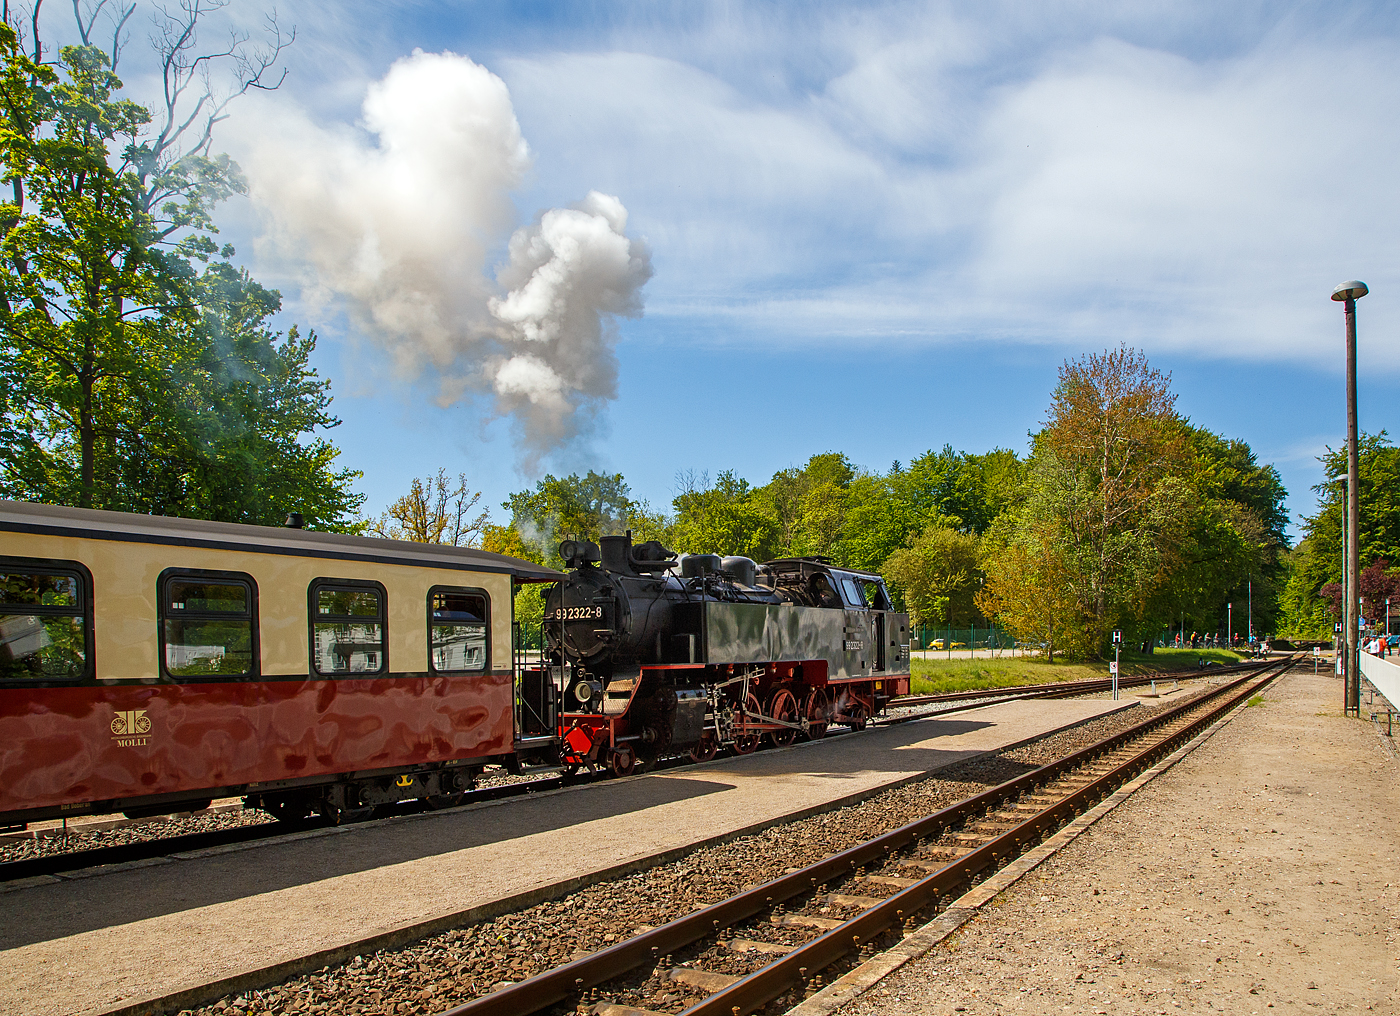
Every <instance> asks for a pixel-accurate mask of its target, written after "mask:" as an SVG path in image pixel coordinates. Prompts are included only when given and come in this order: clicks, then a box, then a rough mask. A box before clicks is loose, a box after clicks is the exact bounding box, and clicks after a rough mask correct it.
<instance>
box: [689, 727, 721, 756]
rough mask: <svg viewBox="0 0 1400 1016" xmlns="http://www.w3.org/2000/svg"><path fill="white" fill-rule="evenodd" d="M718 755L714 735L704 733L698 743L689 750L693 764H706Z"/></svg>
mask: <svg viewBox="0 0 1400 1016" xmlns="http://www.w3.org/2000/svg"><path fill="white" fill-rule="evenodd" d="M718 754H719V745H718V744H717V743H716V742H715V736H714V734H711V733H709V732H706V734H705V736H704V737H703V738H701V739H700V743H699V744H697V745H696V746H695V747H694V748H691V749H690V758H691V760H692V761H694V762H708V761H710V759H712V758H714V757H715V756H716V755H718Z"/></svg>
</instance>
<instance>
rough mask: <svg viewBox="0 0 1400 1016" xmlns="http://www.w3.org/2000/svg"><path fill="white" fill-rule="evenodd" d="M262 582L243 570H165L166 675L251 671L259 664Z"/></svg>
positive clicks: (163, 657)
mask: <svg viewBox="0 0 1400 1016" xmlns="http://www.w3.org/2000/svg"><path fill="white" fill-rule="evenodd" d="M257 602H258V594H257V585H256V584H255V583H254V582H253V577H252V576H251V575H244V574H242V573H240V572H208V571H198V572H164V573H163V574H162V575H161V577H160V613H161V618H160V640H161V666H162V668H163V669H164V671H165V673H166V676H168V677H172V678H191V677H248V676H250V675H252V674H253V673H254V672H255V671H256V669H257V655H258V654H257Z"/></svg>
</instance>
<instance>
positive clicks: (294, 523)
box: [282, 512, 306, 529]
mask: <svg viewBox="0 0 1400 1016" xmlns="http://www.w3.org/2000/svg"><path fill="white" fill-rule="evenodd" d="M282 525H283V526H284V527H285V528H287V529H305V528H306V516H305V515H303V514H302V513H301V512H288V513H287V521H286V522H283V523H282Z"/></svg>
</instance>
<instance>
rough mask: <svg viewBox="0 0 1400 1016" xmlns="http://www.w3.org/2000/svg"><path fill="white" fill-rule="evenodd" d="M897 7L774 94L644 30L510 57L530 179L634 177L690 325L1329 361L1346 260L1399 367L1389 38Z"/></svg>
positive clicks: (1394, 51) (1387, 360) (661, 294)
mask: <svg viewBox="0 0 1400 1016" xmlns="http://www.w3.org/2000/svg"><path fill="white" fill-rule="evenodd" d="M901 27H902V26H899V25H896V24H894V23H893V22H890V23H887V24H885V25H883V27H882V28H881V26H876V27H875V28H871V27H870V26H869V25H866V26H864V31H863V32H862V33H855V36H856V37H855V38H853V40H852V41H851V43H850V45H849V52H848V54H847V55H848V59H847V61H846V62H845V63H844V65H842V66H840V67H838V68H835V69H834V70H833V72H832V73H829V74H827V76H826V77H825V79H824V80H823V81H822V82H821V83H820V85H819V87H815V88H811V89H807V90H805V91H804V90H800V89H790V90H788V91H786V92H781V91H779V92H778V93H776V94H760V93H761V92H762V90H761V89H758V88H756V87H753V86H750V87H749V88H748V90H747V91H745V90H741V89H740V88H739V87H736V86H735V85H732V84H730V83H729V82H728V81H727V80H725V79H724V78H722V77H721V76H719V74H716V73H708V72H706V71H703V70H701V69H699V68H697V67H695V66H690V65H688V64H686V63H684V62H683V61H681V60H677V59H673V58H663V57H658V56H654V55H648V54H645V53H637V52H616V51H615V52H608V53H594V54H577V53H558V54H551V55H548V56H539V55H535V56H528V57H520V58H514V59H510V60H506V61H503V62H502V65H501V66H502V72H503V73H504V74H505V76H506V78H507V79H508V80H509V81H510V82H511V86H512V91H513V93H514V95H515V96H516V102H517V107H518V108H519V109H520V110H521V115H522V116H523V117H524V118H525V121H526V123H527V124H529V125H530V129H531V132H532V134H533V135H534V136H536V137H541V138H544V137H547V138H549V139H550V141H549V145H548V146H547V147H548V148H549V150H550V152H551V155H550V156H547V157H546V158H545V160H544V161H542V162H541V164H540V166H539V168H538V171H537V172H538V174H539V177H540V179H541V180H542V181H543V182H544V183H545V184H546V185H547V184H548V181H550V180H551V178H552V177H553V176H554V175H555V174H556V173H558V172H559V169H560V168H562V167H563V166H564V165H567V167H568V169H569V170H570V171H572V172H577V171H578V167H579V166H580V165H582V166H586V167H587V172H588V173H589V175H590V178H592V179H598V180H603V181H606V185H607V186H608V187H609V188H611V189H615V190H618V191H622V192H625V193H627V194H628V195H629V206H630V207H631V209H632V211H633V214H634V218H635V220H636V221H637V222H638V223H640V224H641V228H642V229H643V230H644V231H645V232H646V233H647V234H648V236H649V237H650V238H651V239H652V241H653V244H654V246H655V248H656V251H657V258H658V263H659V264H661V265H662V266H663V269H664V270H663V278H662V280H661V281H660V283H659V284H658V285H657V287H656V288H655V290H654V291H653V293H652V297H651V301H650V305H651V311H652V314H653V316H655V317H664V318H665V319H667V321H668V322H670V323H672V324H679V325H682V326H684V327H685V328H686V330H687V332H688V333H689V334H696V333H697V332H706V331H708V332H709V333H710V334H712V335H713V336H714V337H715V339H716V340H717V341H723V340H724V338H725V337H726V336H728V335H732V334H734V333H735V332H736V331H737V332H738V333H740V334H742V335H743V336H744V339H743V341H752V340H753V337H755V336H756V337H758V338H760V339H761V340H762V339H767V340H768V341H773V342H793V341H801V342H806V341H812V340H813V339H816V340H818V341H836V342H843V341H851V340H853V339H863V338H865V337H871V338H875V337H886V336H893V337H902V338H904V339H905V340H906V341H911V342H915V341H922V342H928V341H962V340H963V339H965V338H966V337H969V336H977V337H979V338H980V339H982V340H993V341H998V340H1000V341H1009V342H1031V343H1050V344H1055V345H1065V346H1068V347H1071V348H1074V349H1081V348H1083V347H1084V346H1086V345H1093V344H1099V343H1116V342H1117V341H1119V340H1120V339H1126V340H1128V341H1131V342H1136V343H1138V344H1140V345H1142V346H1144V347H1145V348H1148V349H1149V350H1152V351H1163V352H1165V351H1182V352H1189V353H1191V354H1193V355H1199V356H1205V357H1212V358H1213V357H1238V358H1242V359H1260V358H1263V359H1274V358H1286V359H1291V360H1296V361H1313V362H1317V361H1328V362H1330V361H1331V360H1332V359H1334V358H1335V353H1336V350H1335V348H1333V347H1334V345H1335V343H1334V342H1333V340H1334V339H1335V338H1336V337H1337V335H1336V334H1335V333H1338V332H1339V321H1338V320H1334V318H1337V317H1338V316H1337V315H1336V314H1335V308H1333V307H1331V305H1330V304H1329V302H1328V301H1327V295H1328V293H1329V292H1330V289H1331V287H1332V285H1333V284H1334V283H1335V282H1336V281H1338V280H1340V279H1341V278H1344V277H1347V278H1350V277H1356V276H1360V277H1362V278H1365V279H1367V281H1368V282H1370V283H1371V285H1372V287H1373V290H1374V291H1375V293H1376V296H1373V297H1372V298H1371V300H1370V302H1369V304H1366V305H1363V311H1364V319H1363V320H1364V324H1363V341H1366V340H1365V336H1366V335H1367V334H1369V335H1370V336H1372V339H1371V342H1372V345H1371V349H1370V355H1372V357H1373V359H1372V361H1371V362H1381V363H1384V364H1386V365H1387V366H1390V367H1394V366H1400V348H1398V347H1396V346H1395V345H1394V344H1393V343H1389V342H1380V341H1377V340H1378V339H1379V337H1380V336H1382V335H1389V334H1391V333H1392V332H1393V329H1394V327H1395V325H1396V324H1400V314H1396V313H1392V312H1391V310H1390V309H1389V307H1388V305H1387V304H1386V303H1385V299H1386V298H1385V297H1384V296H1382V295H1381V294H1384V293H1386V292H1389V291H1392V290H1394V289H1395V288H1396V284H1397V283H1400V279H1397V278H1396V277H1395V276H1396V272H1395V269H1394V268H1393V267H1392V266H1394V265H1396V263H1397V258H1396V256H1395V255H1396V253H1397V251H1396V241H1395V239H1394V233H1393V230H1391V229H1389V228H1388V227H1387V224H1388V223H1389V222H1391V221H1393V220H1394V218H1395V212H1396V208H1395V198H1394V197H1393V196H1392V194H1393V188H1391V187H1390V186H1389V180H1390V176H1391V174H1392V167H1393V166H1394V165H1395V164H1396V163H1397V161H1398V157H1400V131H1398V130H1396V128H1397V127H1400V123H1397V115H1400V114H1397V113H1396V112H1395V111H1396V110H1397V109H1400V102H1398V101H1397V100H1400V79H1397V78H1396V77H1395V75H1394V73H1393V70H1392V68H1393V67H1394V66H1395V65H1396V64H1397V62H1400V60H1397V58H1400V47H1397V46H1396V45H1395V43H1394V42H1393V41H1390V40H1387V39H1383V38H1382V39H1377V40H1364V39H1363V40H1359V41H1346V42H1339V41H1338V40H1337V38H1336V37H1335V36H1331V37H1326V38H1322V39H1321V40H1320V41H1312V40H1309V39H1292V38H1281V37H1277V36H1267V35H1265V36H1263V37H1261V38H1259V39H1256V40H1255V41H1253V42H1251V43H1249V44H1247V45H1246V44H1240V45H1237V46H1235V47H1234V48H1233V49H1232V50H1231V51H1230V52H1227V53H1223V54H1216V55H1212V56H1210V57H1209V58H1206V57H1201V56H1192V55H1182V54H1180V53H1177V52H1173V51H1172V49H1171V47H1170V46H1169V45H1167V42H1164V43H1163V44H1162V45H1158V46H1153V45H1147V44H1143V43H1141V42H1138V43H1130V42H1125V41H1122V40H1119V39H1115V38H1112V37H1108V36H1104V37H1101V38H1091V39H1084V38H1060V37H1054V36H1052V37H1051V39H1050V41H1049V42H1048V43H1046V44H1044V45H1043V46H1042V48H1041V49H1040V50H1038V51H1036V50H1033V49H1032V50H1031V51H1026V50H1025V43H1026V40H1025V38H1024V36H1022V37H1021V38H1020V40H1019V45H1021V47H1022V48H1021V50H1020V51H1018V52H1016V53H1015V54H1014V55H1010V54H1008V46H1007V45H1005V44H1003V43H1000V42H999V41H997V40H996V39H995V36H996V33H997V32H999V31H1001V26H1000V25H998V24H996V23H994V22H991V21H989V22H986V23H979V22H978V21H976V20H975V19H970V18H965V17H959V18H954V17H951V16H944V15H943V14H938V16H936V17H932V16H931V17H929V18H925V19H922V20H919V21H917V22H916V23H915V24H913V25H911V26H909V29H908V31H906V32H903V33H902V34H901V32H900V30H899V29H900V28H901ZM1148 27H1149V28H1151V27H1152V26H1148ZM1137 29H1139V30H1135V32H1134V33H1132V34H1135V35H1136V36H1138V37H1143V36H1150V35H1151V34H1152V32H1151V31H1147V30H1143V29H1141V26H1137ZM1157 30H1158V32H1159V34H1163V30H1161V29H1160V26H1157ZM881 31H883V35H881ZM1166 34H1170V33H1166ZM768 41H769V42H772V41H773V40H772V39H769V40H768ZM1168 41H1170V40H1168ZM672 48H673V50H674V47H672ZM1183 48H1184V47H1183ZM979 61H980V62H979ZM999 61H1000V62H999ZM776 62H778V58H777V57H775V63H776ZM830 62H831V63H838V61H834V60H833V61H830ZM754 73H756V72H754ZM751 76H753V75H752V74H751ZM1363 96H1364V97H1365V99H1364V103H1365V108H1364V110H1358V108H1357V106H1358V97H1363ZM1352 110H1356V111H1357V112H1355V113H1352V114H1349V115H1346V116H1344V117H1343V118H1341V119H1339V117H1338V112H1339V111H1352ZM556 158H557V159H559V160H560V161H559V164H558V167H559V168H557V167H556V164H555V162H554V160H555V159H556Z"/></svg>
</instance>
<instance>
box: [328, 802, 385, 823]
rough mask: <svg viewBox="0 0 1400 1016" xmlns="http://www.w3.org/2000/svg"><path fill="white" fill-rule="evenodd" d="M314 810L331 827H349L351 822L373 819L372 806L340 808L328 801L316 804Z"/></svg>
mask: <svg viewBox="0 0 1400 1016" xmlns="http://www.w3.org/2000/svg"><path fill="white" fill-rule="evenodd" d="M316 810H317V812H319V813H320V815H321V817H322V818H323V819H325V820H326V821H327V822H329V823H330V824H331V825H349V824H350V823H352V822H367V821H369V820H370V819H371V818H373V817H374V806H373V805H366V806H364V807H360V808H340V807H337V806H336V805H335V804H333V803H332V802H330V801H327V800H320V801H317V802H316Z"/></svg>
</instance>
